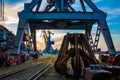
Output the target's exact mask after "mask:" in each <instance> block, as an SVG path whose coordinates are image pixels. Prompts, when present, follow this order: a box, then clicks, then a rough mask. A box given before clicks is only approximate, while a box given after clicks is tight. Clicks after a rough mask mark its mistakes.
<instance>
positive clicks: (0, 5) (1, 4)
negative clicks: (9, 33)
mask: <svg viewBox="0 0 120 80" xmlns="http://www.w3.org/2000/svg"><path fill="white" fill-rule="evenodd" d="M0 20H4V1H3V0H0Z"/></svg>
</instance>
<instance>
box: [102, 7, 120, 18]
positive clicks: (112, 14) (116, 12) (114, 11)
mask: <svg viewBox="0 0 120 80" xmlns="http://www.w3.org/2000/svg"><path fill="white" fill-rule="evenodd" d="M100 9H101V10H103V11H106V12H107V14H108V16H109V17H108V18H107V20H110V19H113V18H117V17H118V16H120V8H109V7H101V8H100Z"/></svg>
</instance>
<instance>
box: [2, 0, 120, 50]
mask: <svg viewBox="0 0 120 80" xmlns="http://www.w3.org/2000/svg"><path fill="white" fill-rule="evenodd" d="M31 1H32V0H4V3H5V7H4V8H5V19H4V21H0V24H2V25H4V26H5V27H7V28H8V29H9V30H10V31H12V32H13V33H14V34H16V31H17V25H18V21H19V18H18V16H17V13H18V12H20V11H22V10H23V7H24V3H30V2H31ZM43 1H45V0H43ZM92 1H93V2H94V3H95V5H96V6H97V7H98V8H99V9H101V10H102V11H104V12H106V13H107V14H108V15H107V23H108V26H109V29H110V33H111V36H112V39H113V42H114V45H115V48H116V50H120V2H118V0H92ZM78 6H79V3H78V0H76V2H75V4H74V5H73V7H74V8H75V9H76V10H79V7H78ZM51 31H52V32H53V33H54V35H53V36H52V40H54V41H55V45H54V46H53V47H54V48H60V45H61V42H62V38H63V37H64V35H65V34H66V33H67V32H73V33H77V32H80V31H78V30H77V31H73V30H67V31H65V30H60V31H58V30H57V31H55V30H51ZM81 32H82V31H81ZM94 33H95V29H94V28H93V34H94ZM40 34H41V32H40V31H37V42H38V46H39V48H41V47H43V46H44V47H45V44H44V40H43V39H41V38H40ZM98 47H100V48H101V49H102V50H107V48H106V46H105V42H104V39H103V36H101V38H100V42H99V46H98Z"/></svg>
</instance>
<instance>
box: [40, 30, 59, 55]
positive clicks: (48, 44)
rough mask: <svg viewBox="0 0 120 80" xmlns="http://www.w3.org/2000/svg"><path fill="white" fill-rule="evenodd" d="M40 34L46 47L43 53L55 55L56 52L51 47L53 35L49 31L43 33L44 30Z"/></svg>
mask: <svg viewBox="0 0 120 80" xmlns="http://www.w3.org/2000/svg"><path fill="white" fill-rule="evenodd" d="M42 33H43V38H44V42H45V45H46V47H45V49H44V50H43V52H44V53H45V54H57V51H56V50H54V49H53V47H52V45H54V41H51V35H53V33H52V32H51V31H45V30H42ZM47 33H48V34H47Z"/></svg>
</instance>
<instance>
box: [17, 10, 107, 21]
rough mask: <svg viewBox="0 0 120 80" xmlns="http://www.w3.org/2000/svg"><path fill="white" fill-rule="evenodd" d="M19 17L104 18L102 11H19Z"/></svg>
mask: <svg viewBox="0 0 120 80" xmlns="http://www.w3.org/2000/svg"><path fill="white" fill-rule="evenodd" d="M18 15H19V18H20V19H26V20H100V19H102V18H106V15H105V14H104V13H93V12H86V13H82V12H67V13H66V12H59V13H58V12H48V13H47V12H39V13H36V12H21V13H19V14H18Z"/></svg>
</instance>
